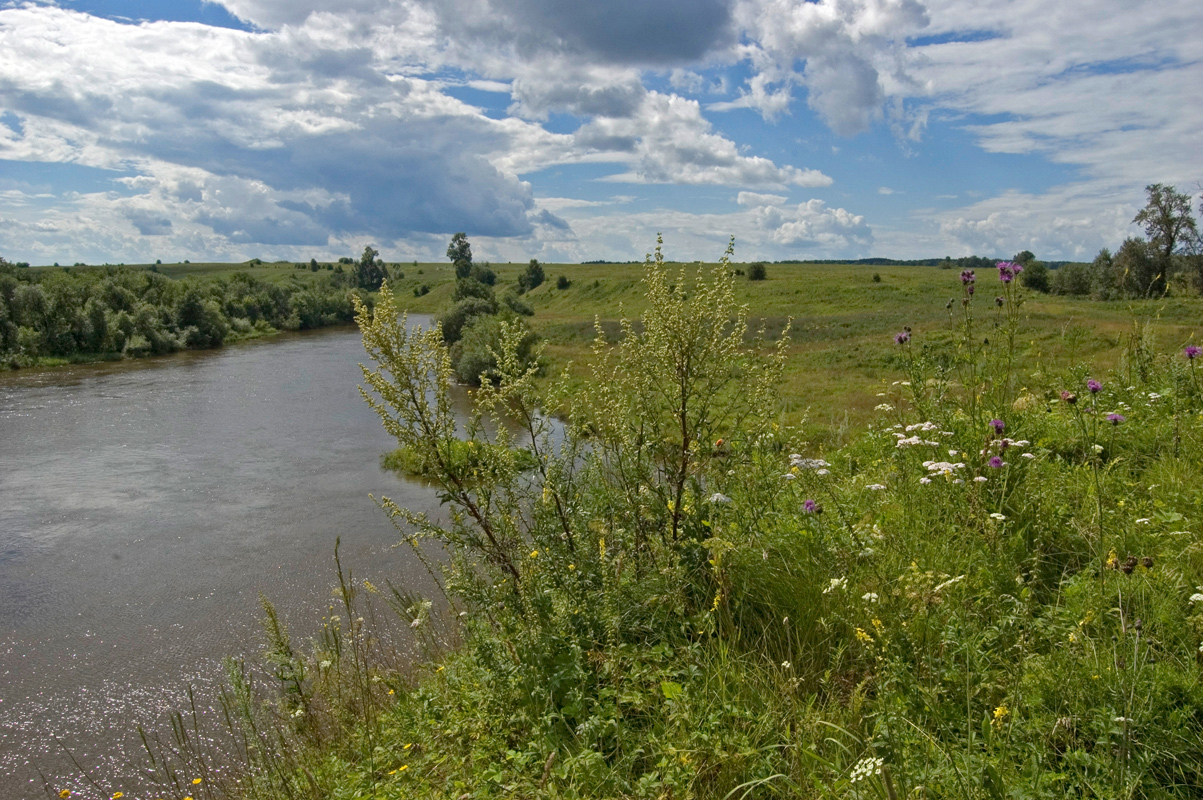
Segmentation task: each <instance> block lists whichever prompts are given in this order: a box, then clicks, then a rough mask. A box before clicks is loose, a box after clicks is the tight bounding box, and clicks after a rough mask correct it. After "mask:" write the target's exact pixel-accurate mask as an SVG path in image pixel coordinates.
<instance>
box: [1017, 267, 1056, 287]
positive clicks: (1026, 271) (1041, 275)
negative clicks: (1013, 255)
mask: <svg viewBox="0 0 1203 800" xmlns="http://www.w3.org/2000/svg"><path fill="white" fill-rule="evenodd" d="M1048 273H1049V270H1048V267H1046V266H1044V264H1043V263H1042V262H1040V261H1030V262H1028V264H1027V265H1026V266H1024V268H1023V272H1021V273H1019V280H1020V282H1021V283H1023V285H1024V288H1027V289H1031V290H1032V291H1033V292H1040V293H1041V294H1048V293H1049V290H1050V289H1051V288H1052V287H1051V284H1050V280H1049V274H1048Z"/></svg>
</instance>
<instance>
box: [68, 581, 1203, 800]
mask: <svg viewBox="0 0 1203 800" xmlns="http://www.w3.org/2000/svg"><path fill="white" fill-rule="evenodd" d="M1195 588H1197V589H1198V588H1203V587H1198V586H1197V587H1195ZM1190 602H1191V603H1192V604H1194V603H1203V594H1200V593H1198V592H1195V593H1194V594H1192V595H1191V596H1190ZM60 796H64V797H65V795H61V794H60Z"/></svg>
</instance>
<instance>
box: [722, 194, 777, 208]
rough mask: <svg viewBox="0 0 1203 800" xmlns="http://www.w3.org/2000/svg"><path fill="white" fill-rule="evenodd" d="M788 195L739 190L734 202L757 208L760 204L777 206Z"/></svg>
mask: <svg viewBox="0 0 1203 800" xmlns="http://www.w3.org/2000/svg"><path fill="white" fill-rule="evenodd" d="M788 199H789V198H788V197H785V196H784V195H780V194H758V193H756V192H740V193H739V194H738V195H737V196H736V198H735V202H737V203H739V204H740V205H741V206H748V207H750V208H759V207H760V206H779V205H783V204H784V203H785V201H786V200H788Z"/></svg>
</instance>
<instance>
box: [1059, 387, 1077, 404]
mask: <svg viewBox="0 0 1203 800" xmlns="http://www.w3.org/2000/svg"><path fill="white" fill-rule="evenodd" d="M1061 401H1062V402H1064V403H1069V404H1070V405H1071V406H1072V405H1073V404H1074V403H1076V402H1078V396H1077V395H1076V394H1074V393H1073V392H1070V391H1067V390H1065V389H1062V390H1061Z"/></svg>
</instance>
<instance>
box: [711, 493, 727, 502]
mask: <svg viewBox="0 0 1203 800" xmlns="http://www.w3.org/2000/svg"><path fill="white" fill-rule="evenodd" d="M710 502H711V503H720V504H721V503H730V502H731V498H730V497H727V495H725V494H723V493H722V492H715V493H714V494H712V495H710Z"/></svg>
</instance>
